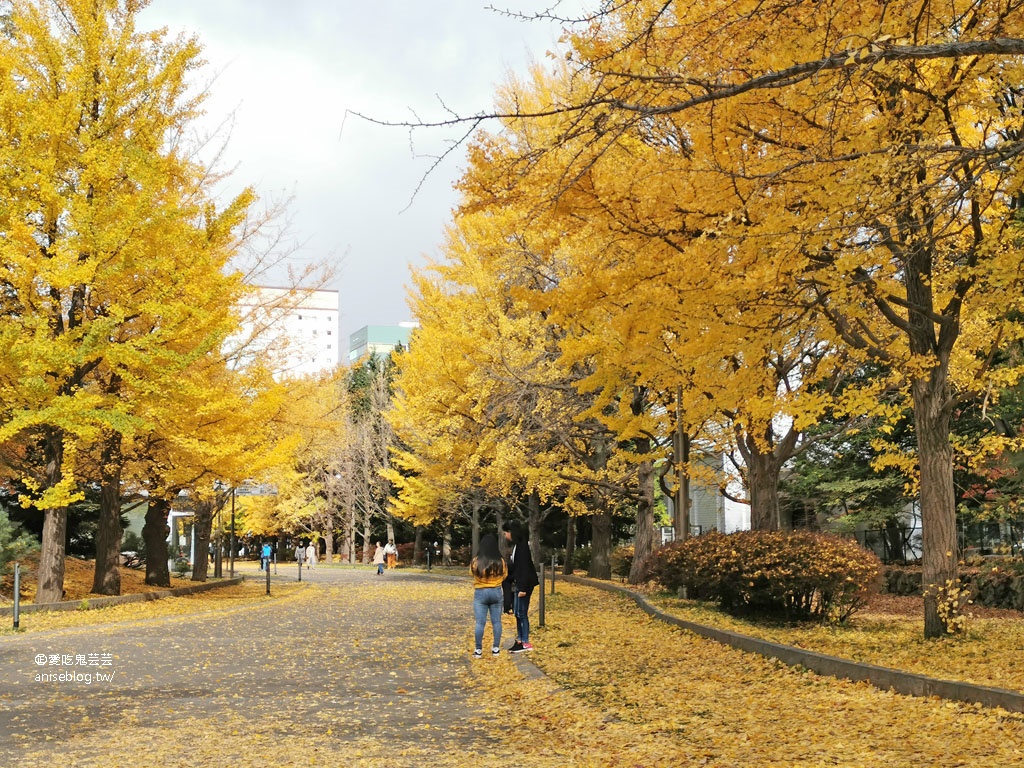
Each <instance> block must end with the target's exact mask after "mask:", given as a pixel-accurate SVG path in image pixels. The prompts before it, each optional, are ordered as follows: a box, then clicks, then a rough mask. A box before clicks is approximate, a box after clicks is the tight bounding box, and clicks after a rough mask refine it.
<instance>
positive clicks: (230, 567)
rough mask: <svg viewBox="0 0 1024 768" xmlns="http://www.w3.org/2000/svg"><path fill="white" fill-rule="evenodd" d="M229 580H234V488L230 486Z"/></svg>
mask: <svg viewBox="0 0 1024 768" xmlns="http://www.w3.org/2000/svg"><path fill="white" fill-rule="evenodd" d="M228 564H229V565H228V568H229V573H230V575H231V578H232V579H233V578H235V486H231V553H230V554H229V555H228Z"/></svg>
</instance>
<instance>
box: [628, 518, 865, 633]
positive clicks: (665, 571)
mask: <svg viewBox="0 0 1024 768" xmlns="http://www.w3.org/2000/svg"><path fill="white" fill-rule="evenodd" d="M644 571H645V574H646V575H647V576H648V577H649V578H652V579H654V580H656V581H658V582H659V583H660V584H662V585H663V586H665V587H666V588H668V589H671V590H673V591H675V590H678V589H680V588H685V589H686V591H687V594H688V596H689V597H692V598H696V599H701V600H713V601H715V602H717V603H718V604H719V605H720V606H721V607H722V609H723V610H726V611H728V612H730V613H735V614H751V615H760V616H767V617H773V618H784V619H786V620H789V621H799V620H819V621H822V620H827V621H844V620H845V619H847V618H849V616H851V615H852V614H853V613H854V612H855V611H856V610H857V609H858V608H860V607H862V606H863V605H864V603H865V601H866V599H867V597H868V596H869V595H870V594H871V593H872V592H875V591H877V590H878V587H879V582H880V579H879V574H880V572H881V563H880V562H879V560H878V558H877V557H876V556H875V555H874V554H873V553H871V552H869V551H867V550H866V549H864V548H863V547H861V546H860V545H859V544H857V543H856V542H855V541H853V540H851V539H844V538H839V537H836V536H827V535H824V534H818V533H809V532H803V531H801V532H797V533H792V534H786V533H781V532H777V531H740V532H738V533H731V534H723V533H719V532H717V531H712V532H710V533H707V534H705V535H703V536H698V537H696V538H692V539H687V540H685V541H677V542H673V543H671V544H668V545H667V546H664V547H662V548H661V549H658V550H656V551H655V552H654V553H652V555H651V557H650V558H649V559H648V561H647V562H646V563H645V565H644Z"/></svg>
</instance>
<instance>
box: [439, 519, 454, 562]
mask: <svg viewBox="0 0 1024 768" xmlns="http://www.w3.org/2000/svg"><path fill="white" fill-rule="evenodd" d="M441 562H442V563H444V564H445V565H451V564H452V526H451V524H450V523H449V524H448V525H446V526H445V527H444V535H443V536H442V537H441Z"/></svg>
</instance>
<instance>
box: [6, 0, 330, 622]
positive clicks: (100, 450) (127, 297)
mask: <svg viewBox="0 0 1024 768" xmlns="http://www.w3.org/2000/svg"><path fill="white" fill-rule="evenodd" d="M146 5H147V3H146V2H143V1H140V0H19V2H15V3H0V350H2V352H0V491H2V497H3V499H4V506H6V507H8V511H9V512H10V515H11V516H12V517H16V516H18V515H21V516H26V515H27V516H31V515H33V514H34V515H37V516H41V517H42V526H41V527H42V536H41V547H40V550H39V564H38V573H37V576H38V589H37V593H36V601H37V602H50V601H56V600H60V599H61V596H62V592H63V577H64V557H65V547H66V542H67V535H68V531H67V525H68V511H69V509H81V508H82V507H83V505H84V504H86V500H88V502H89V503H92V504H94V505H95V507H96V511H95V512H93V513H91V514H93V516H94V517H95V516H97V515H98V521H97V523H96V535H95V557H96V569H95V580H94V584H93V591H94V592H96V593H99V594H117V593H118V592H119V590H120V576H119V571H118V567H117V566H118V563H119V555H120V551H121V542H122V517H121V515H122V508H123V506H124V505H125V504H126V503H128V502H134V501H139V500H141V501H142V502H143V503H144V506H145V509H146V510H147V511H146V517H145V527H144V529H143V538H144V539H145V543H146V550H147V555H148V557H147V575H146V578H147V581H148V582H149V583H151V584H161V585H165V584H168V583H169V574H168V565H167V562H168V552H167V535H168V528H167V519H168V513H169V511H170V509H171V506H172V504H181V503H184V504H186V505H187V507H188V509H190V510H191V511H192V512H193V513H194V528H195V536H196V551H197V552H200V553H202V556H201V557H197V558H196V562H195V570H194V573H193V578H196V579H199V580H202V579H205V578H206V569H207V558H206V557H205V552H206V547H207V545H208V542H209V541H210V538H211V527H212V521H213V519H214V517H215V513H216V512H217V511H218V510H220V509H222V508H223V507H224V506H225V504H227V502H228V499H229V498H230V496H231V494H232V493H233V489H235V488H238V487H239V486H242V485H243V484H245V483H246V482H247V481H249V482H261V483H268V484H271V485H273V486H276V487H278V488H279V494H278V496H276V497H274V499H275V503H278V504H279V505H280V506H281V507H282V508H283V509H286V510H288V513H289V514H290V515H291V517H290V518H289V517H287V516H285V518H284V519H285V520H288V519H293V518H294V517H295V515H298V514H300V512H299V511H297V510H300V511H301V514H302V515H305V516H306V517H307V518H308V517H311V516H312V515H314V514H315V511H316V506H317V505H316V504H314V503H311V502H309V498H308V495H306V496H303V498H302V499H297V495H298V494H297V492H296V491H295V490H294V488H295V487H297V486H299V485H301V483H298V482H297V481H296V478H299V477H303V478H313V480H316V482H318V483H319V485H317V486H316V488H317V489H319V492H318V495H316V498H319V499H322V498H324V497H325V495H326V492H325V490H324V489H325V485H324V473H323V471H322V462H321V463H320V464H318V463H317V462H318V461H320V460H321V458H322V457H323V456H325V455H327V454H328V453H330V452H331V450H333V448H334V447H336V446H337V445H338V444H339V443H344V441H345V440H347V439H348V432H346V431H345V424H346V423H347V422H346V414H347V413H348V411H347V410H346V407H345V404H346V403H347V402H348V395H347V392H348V389H347V383H346V378H345V377H346V375H347V372H344V371H339V372H329V373H326V374H324V375H323V376H321V377H307V378H296V377H290V376H289V375H288V374H287V370H284V369H283V368H282V366H284V365H285V361H286V359H287V356H286V354H285V352H286V350H283V349H281V348H280V340H279V339H276V338H275V337H274V336H273V334H272V333H271V332H270V329H272V328H273V325H274V320H275V317H277V316H278V315H280V313H282V312H286V311H288V310H289V309H290V308H291V307H294V306H295V304H296V302H300V301H301V300H302V296H303V291H302V290H299V289H296V290H293V291H288V292H278V293H279V294H280V297H279V298H278V299H276V300H274V301H269V300H265V299H263V298H261V296H260V295H259V294H258V293H257V292H255V290H254V289H253V287H252V286H253V285H256V284H258V283H259V281H260V279H261V277H262V276H264V275H266V274H267V273H268V272H269V271H270V270H272V269H273V268H275V267H276V266H277V262H278V261H280V260H281V258H282V257H283V256H286V255H287V249H286V247H285V243H286V242H287V237H286V231H285V228H284V225H283V224H282V223H281V222H282V216H281V212H282V209H281V207H280V206H278V205H276V204H270V205H267V204H261V203H260V202H259V201H257V199H256V196H255V194H254V193H253V191H252V190H251V189H248V188H243V189H241V191H239V192H237V193H236V194H234V195H230V196H229V195H226V194H225V193H224V191H223V190H224V189H225V188H226V185H225V184H223V183H222V182H224V181H225V175H224V174H222V173H221V172H220V171H219V170H218V166H217V159H218V152H219V150H220V149H221V148H222V145H221V143H220V139H219V138H218V137H217V136H216V135H213V136H208V135H205V134H204V133H203V132H202V131H201V129H200V128H199V127H198V126H199V124H200V123H199V121H198V118H199V117H200V116H201V115H202V109H203V100H204V97H205V93H206V90H205V85H204V84H203V83H202V81H201V80H200V79H199V75H200V73H201V64H202V61H201V58H200V56H201V51H200V45H199V42H198V41H197V40H196V39H195V38H193V37H188V36H182V37H177V38H171V37H170V36H169V35H168V34H167V32H166V31H165V30H158V31H146V30H143V29H141V28H140V26H139V24H138V15H139V13H140V11H142V10H143V9H144V7H145V6H146ZM292 277H293V278H294V283H295V284H296V285H306V286H309V285H315V284H316V283H315V280H316V279H326V277H325V276H324V275H323V274H322V273H321V271H320V270H318V269H310V270H306V271H303V272H302V273H301V274H295V275H293V276H292ZM317 473H319V474H317ZM342 473H343V470H339V471H337V472H336V475H337V476H338V477H341V476H342ZM314 475H315V477H314ZM331 477H332V479H333V478H334V477H335V474H332V475H331ZM313 480H310V482H313ZM302 493H303V494H306V489H305V488H303V489H302ZM303 499H305V501H303ZM303 504H305V506H303ZM239 512H240V516H239V525H246V526H248V528H249V529H250V530H251V531H253V532H255V533H257V534H259V533H264V532H268V533H269V532H270V531H267V530H266V528H265V527H264V528H261V527H260V526H261V525H264V526H266V525H274V526H279V525H281V524H282V523H281V519H282V518H281V515H278V516H277V517H275V518H273V519H270V516H269V514H268V513H265V512H264V511H262V510H260V509H258V505H255V504H254V505H253V509H252V510H250V511H249V514H250V518H251V519H250V520H249V521H246V519H245V512H246V510H245V509H244V505H243V508H242V509H240V510H239ZM5 517H6V515H5ZM225 519H226V518H225ZM268 520H269V522H268ZM5 526H6V520H5ZM5 530H8V528H7V527H5ZM276 530H277V528H274V529H273V532H276ZM5 538H6V539H12V540H16V541H19V542H20V545H23V544H24V543H25V539H24V537H20V538H19V537H17V536H16V535H15V534H10V532H9V531H8V534H7V535H6V536H5ZM20 545H19V546H20ZM20 551H22V552H23V551H24V547H23V546H21V549H20Z"/></svg>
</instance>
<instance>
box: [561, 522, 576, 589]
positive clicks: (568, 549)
mask: <svg viewBox="0 0 1024 768" xmlns="http://www.w3.org/2000/svg"><path fill="white" fill-rule="evenodd" d="M575 553H576V518H575V517H573V516H572V515H569V517H568V519H567V523H566V526H565V562H564V563H563V564H562V573H564V574H566V575H571V574H572V572H573V570H574V568H573V555H574V554H575Z"/></svg>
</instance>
